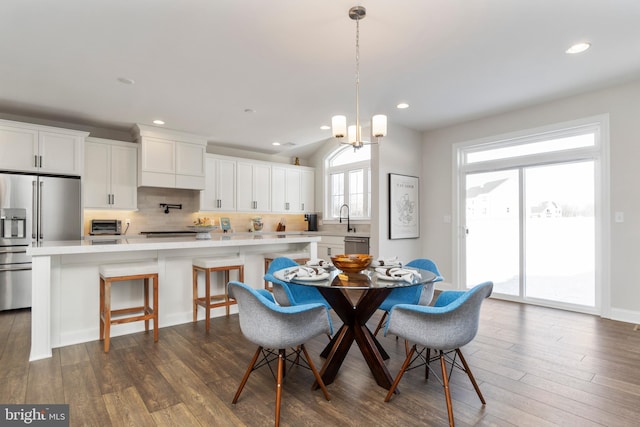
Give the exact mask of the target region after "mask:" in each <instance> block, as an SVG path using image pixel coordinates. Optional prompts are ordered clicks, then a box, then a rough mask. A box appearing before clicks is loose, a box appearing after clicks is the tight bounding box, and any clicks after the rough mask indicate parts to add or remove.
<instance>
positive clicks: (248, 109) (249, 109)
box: [244, 108, 256, 113]
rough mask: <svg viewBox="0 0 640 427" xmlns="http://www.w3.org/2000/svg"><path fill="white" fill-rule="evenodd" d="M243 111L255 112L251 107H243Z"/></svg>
mask: <svg viewBox="0 0 640 427" xmlns="http://www.w3.org/2000/svg"><path fill="white" fill-rule="evenodd" d="M244 112H245V113H255V112H256V110H254V109H253V108H245V109H244Z"/></svg>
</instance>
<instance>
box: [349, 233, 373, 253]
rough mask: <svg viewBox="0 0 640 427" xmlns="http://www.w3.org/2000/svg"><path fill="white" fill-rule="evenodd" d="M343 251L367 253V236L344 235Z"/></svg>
mask: <svg viewBox="0 0 640 427" xmlns="http://www.w3.org/2000/svg"><path fill="white" fill-rule="evenodd" d="M344 253H345V254H368V253H369V238H368V237H355V236H346V237H345V238H344Z"/></svg>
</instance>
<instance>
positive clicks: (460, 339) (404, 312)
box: [384, 282, 493, 426]
mask: <svg viewBox="0 0 640 427" xmlns="http://www.w3.org/2000/svg"><path fill="white" fill-rule="evenodd" d="M492 291H493V283H492V282H484V283H481V284H479V285H477V286H475V287H473V288H471V289H469V290H468V291H444V292H442V293H441V294H440V295H439V296H438V299H437V300H436V302H435V304H434V306H433V307H431V306H423V305H418V304H398V305H396V306H394V307H393V308H392V309H391V313H390V314H389V322H388V323H387V327H386V330H385V335H386V334H388V333H391V334H394V335H396V336H399V337H402V338H404V339H405V340H407V341H410V342H412V343H414V344H413V347H411V350H410V351H409V352H408V354H407V357H406V359H405V361H404V363H403V364H402V367H401V368H400V371H399V372H398V375H397V376H396V378H395V380H394V381H393V384H392V385H391V388H390V389H389V392H388V393H387V396H386V397H385V399H384V401H385V402H388V401H389V400H390V399H391V396H392V395H393V393H394V391H395V389H396V387H397V386H398V383H399V382H400V379H402V375H403V374H404V373H405V371H407V369H408V368H409V367H410V365H411V364H412V362H415V361H416V360H418V358H417V357H416V358H413V355H414V353H415V352H416V350H417V346H419V345H420V346H424V348H426V349H429V351H430V350H435V351H437V352H438V356H435V357H434V360H435V359H439V360H440V369H441V371H442V377H441V379H439V380H440V382H441V383H442V386H443V387H444V393H445V398H446V401H447V413H448V415H449V425H450V426H453V425H454V419H453V407H452V405H451V394H450V391H449V378H450V376H451V374H452V373H453V368H454V367H455V368H458V369H460V370H462V371H464V372H465V373H466V374H467V376H468V377H469V380H471V384H472V385H473V388H474V389H475V391H476V393H477V394H478V397H479V398H480V401H481V402H482V404H483V405H484V404H486V402H485V400H484V397H483V396H482V392H481V391H480V387H479V386H478V383H477V382H476V380H475V378H474V377H473V374H472V373H471V369H470V368H469V365H468V364H467V361H466V360H465V358H464V356H463V355H462V351H460V348H461V347H463V346H465V345H466V344H468V343H469V342H471V341H472V340H473V339H474V338H475V336H476V334H477V333H478V323H479V321H480V306H481V305H482V302H483V301H484V299H485V298H487V297H489V296H490V295H491V292H492ZM452 353H453V356H451V354H452ZM457 359H460V363H458V361H457ZM430 361H431V360H430V356H429V353H428V354H427V358H426V361H425V363H426V366H427V370H428V369H430V367H429V362H430ZM447 361H448V362H449V363H450V365H451V370H450V371H449V372H447V366H446V362H447ZM418 366H420V365H418Z"/></svg>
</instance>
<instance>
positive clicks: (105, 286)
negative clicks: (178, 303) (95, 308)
mask: <svg viewBox="0 0 640 427" xmlns="http://www.w3.org/2000/svg"><path fill="white" fill-rule="evenodd" d="M99 273H100V340H101V341H102V340H104V351H105V353H108V352H109V344H110V339H111V325H112V324H119V323H129V322H138V321H141V320H144V327H145V331H147V332H148V331H149V320H153V341H154V342H157V341H158V335H159V333H158V263H157V262H156V261H143V262H127V263H120V264H105V265H101V266H100V267H99ZM150 279H152V280H153V306H150V305H149V280H150ZM125 280H143V283H144V305H141V306H137V307H129V308H122V309H118V310H111V284H112V283H117V282H122V281H125ZM123 315H129V316H124V317H120V316H123ZM114 316H117V317H114Z"/></svg>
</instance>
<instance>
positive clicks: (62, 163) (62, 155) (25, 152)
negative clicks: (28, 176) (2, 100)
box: [0, 120, 89, 175]
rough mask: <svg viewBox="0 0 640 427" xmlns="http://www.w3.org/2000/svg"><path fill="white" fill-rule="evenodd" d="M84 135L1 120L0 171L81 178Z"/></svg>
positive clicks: (84, 133) (85, 134)
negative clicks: (78, 176)
mask: <svg viewBox="0 0 640 427" xmlns="http://www.w3.org/2000/svg"><path fill="white" fill-rule="evenodd" d="M87 135H89V134H88V133H87V132H79V131H74V130H69V129H61V128H54V127H50V126H40V125H30V124H28V123H21V122H12V121H8V120H0V169H5V170H14V171H20V172H37V173H51V174H57V175H82V170H83V164H84V163H83V160H84V155H83V144H84V139H85V137H86V136H87Z"/></svg>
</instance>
